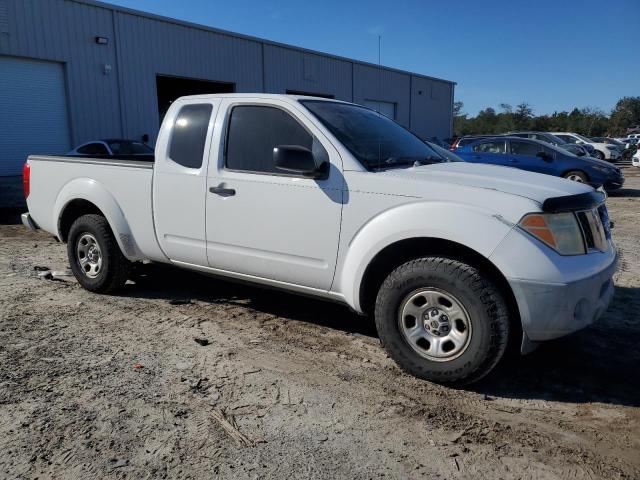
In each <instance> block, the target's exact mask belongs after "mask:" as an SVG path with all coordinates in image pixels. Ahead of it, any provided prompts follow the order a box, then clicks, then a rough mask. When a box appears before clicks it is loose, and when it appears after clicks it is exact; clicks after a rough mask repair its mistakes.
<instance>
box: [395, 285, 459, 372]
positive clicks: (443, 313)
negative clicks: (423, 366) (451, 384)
mask: <svg viewBox="0 0 640 480" xmlns="http://www.w3.org/2000/svg"><path fill="white" fill-rule="evenodd" d="M399 317H400V318H399V326H400V330H401V332H402V334H403V337H404V339H405V340H406V341H407V343H408V344H409V345H410V346H411V347H412V348H413V349H414V350H415V351H416V352H417V353H418V354H419V355H421V356H422V357H425V358H428V359H429V360H433V361H438V362H444V361H448V360H452V359H454V358H457V357H459V356H460V355H462V353H464V351H465V350H466V349H467V347H468V345H469V341H470V339H471V318H470V317H469V315H468V313H467V311H466V309H465V308H464V306H463V305H462V303H461V302H460V301H459V300H458V299H457V298H456V297H454V296H453V295H451V294H450V293H449V292H446V291H444V290H440V289H435V288H424V289H420V290H416V291H414V292H412V293H410V294H409V295H407V297H405V300H404V301H403V302H402V304H401V307H400V316H399Z"/></svg>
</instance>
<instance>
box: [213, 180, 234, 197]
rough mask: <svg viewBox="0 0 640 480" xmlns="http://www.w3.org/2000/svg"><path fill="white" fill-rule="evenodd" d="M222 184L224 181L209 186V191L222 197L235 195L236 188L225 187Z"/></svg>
mask: <svg viewBox="0 0 640 480" xmlns="http://www.w3.org/2000/svg"><path fill="white" fill-rule="evenodd" d="M222 185H224V183H221V184H220V185H218V186H217V187H209V191H210V192H211V193H215V194H216V195H220V196H221V197H233V196H234V195H235V194H236V191H235V189H233V188H225V187H223V186H222Z"/></svg>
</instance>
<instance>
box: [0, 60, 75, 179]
mask: <svg viewBox="0 0 640 480" xmlns="http://www.w3.org/2000/svg"><path fill="white" fill-rule="evenodd" d="M68 150H69V120H68V117H67V101H66V95H65V88H64V73H63V70H62V65H61V64H59V63H52V62H40V61H35V60H25V59H20V58H11V57H0V176H9V175H22V166H23V164H24V161H25V160H26V158H27V155H31V154H61V153H65V152H67V151H68Z"/></svg>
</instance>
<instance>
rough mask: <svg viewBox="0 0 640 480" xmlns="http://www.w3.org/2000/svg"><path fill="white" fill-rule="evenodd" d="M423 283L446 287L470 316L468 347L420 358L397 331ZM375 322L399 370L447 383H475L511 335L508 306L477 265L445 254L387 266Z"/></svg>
mask: <svg viewBox="0 0 640 480" xmlns="http://www.w3.org/2000/svg"><path fill="white" fill-rule="evenodd" d="M422 288H434V289H439V290H441V291H445V292H447V293H450V294H451V295H453V296H455V297H456V299H458V300H459V301H460V303H461V304H462V306H463V307H464V309H465V310H466V313H467V314H468V316H469V319H470V322H471V325H472V327H473V328H472V330H471V333H470V336H469V339H468V343H467V346H466V349H465V350H463V351H462V352H461V353H460V354H459V356H457V357H455V358H453V359H451V360H446V361H434V360H430V359H427V358H424V357H423V356H421V355H420V354H418V353H417V352H416V350H414V348H415V347H413V346H411V345H410V344H409V342H408V341H407V340H406V339H405V336H404V334H403V333H402V332H401V326H400V321H401V320H400V318H401V308H402V305H403V304H404V301H405V299H407V298H409V296H410V295H411V294H412V293H413V292H416V291H418V290H419V289H422ZM375 322H376V327H377V329H378V334H379V336H380V339H381V341H382V344H383V345H384V348H385V349H386V351H387V353H388V354H389V356H391V358H392V359H393V360H395V362H396V363H397V364H398V365H399V366H400V367H401V368H402V369H403V370H405V371H406V372H407V373H409V374H411V375H414V376H416V377H419V378H423V379H425V380H430V381H433V382H437V383H443V384H449V385H464V384H469V383H473V382H476V381H478V380H480V379H481V378H482V377H484V376H485V375H486V374H488V373H489V372H490V371H491V370H492V369H493V368H494V367H495V366H496V364H497V363H498V361H499V360H500V358H502V355H503V354H504V352H505V349H506V347H507V342H508V338H509V318H508V309H507V305H506V303H505V301H504V298H503V296H502V295H501V294H500V292H499V290H498V289H497V288H496V286H495V285H494V284H493V283H492V282H491V281H490V280H489V279H488V278H487V277H486V276H485V275H483V274H482V272H481V271H479V270H478V269H477V268H475V267H472V266H470V265H468V264H466V263H463V262H461V261H459V260H455V259H452V258H444V257H425V258H419V259H416V260H412V261H410V262H407V263H405V264H404V265H401V266H400V267H398V268H396V269H395V270H394V271H393V272H391V274H390V275H389V276H388V277H387V279H386V280H385V281H384V282H383V284H382V286H381V287H380V290H379V292H378V297H377V299H376V306H375Z"/></svg>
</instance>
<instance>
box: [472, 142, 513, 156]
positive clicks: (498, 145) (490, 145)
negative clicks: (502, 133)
mask: <svg viewBox="0 0 640 480" xmlns="http://www.w3.org/2000/svg"><path fill="white" fill-rule="evenodd" d="M505 150H506V149H505V142H504V140H502V141H493V142H482V143H479V144H478V145H476V146H475V147H473V151H474V152H478V153H505Z"/></svg>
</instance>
